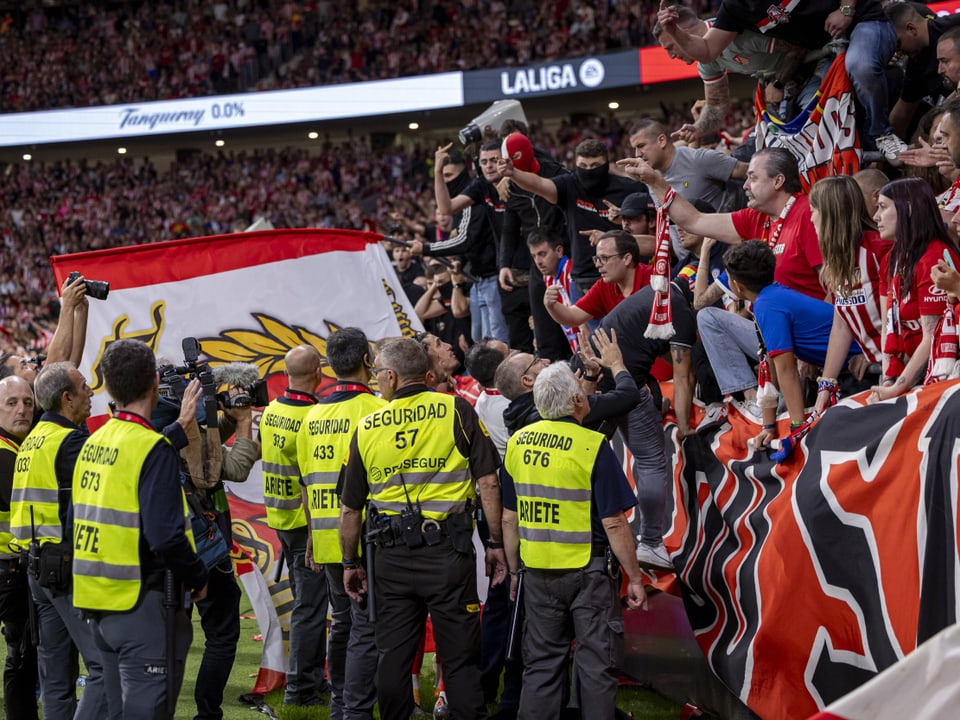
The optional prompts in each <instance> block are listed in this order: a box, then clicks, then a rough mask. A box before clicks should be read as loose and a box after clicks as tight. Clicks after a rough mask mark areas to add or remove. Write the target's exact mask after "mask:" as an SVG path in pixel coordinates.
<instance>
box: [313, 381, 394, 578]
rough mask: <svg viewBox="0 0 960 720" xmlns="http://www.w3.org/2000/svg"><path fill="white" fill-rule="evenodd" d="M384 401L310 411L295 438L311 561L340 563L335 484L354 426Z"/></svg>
mask: <svg viewBox="0 0 960 720" xmlns="http://www.w3.org/2000/svg"><path fill="white" fill-rule="evenodd" d="M386 404H387V401H386V400H384V399H382V398H378V397H377V396H376V395H373V394H371V393H366V392H364V393H358V394H357V395H355V396H353V397H351V398H348V399H347V400H344V401H343V402H335V403H319V404H317V405H314V406H313V407H312V408H310V412H308V413H307V415H306V417H304V419H303V424H302V425H301V426H300V433H299V434H298V435H297V460H298V462H299V465H300V475H301V477H302V478H303V484H304V485H305V486H306V489H307V501H308V509H309V510H310V532H311V534H312V537H313V561H314V562H316V563H339V562H340V561H341V560H343V555H342V554H341V552H340V542H339V539H338V537H337V534H338V531H339V529H340V498H339V497H338V496H337V493H336V490H337V482H338V480H339V479H340V471H341V469H342V468H343V466H344V465H346V463H347V455H348V453H349V450H350V441H351V440H352V439H353V434H354V432H355V431H356V429H357V423H358V422H359V421H360V420H361V419H362V418H363V417H364V416H366V415H369V414H370V413H372V412H374V411H376V410H379V409H380V408H382V407H383V406H384V405H386Z"/></svg>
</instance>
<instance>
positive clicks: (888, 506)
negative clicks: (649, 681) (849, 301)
mask: <svg viewBox="0 0 960 720" xmlns="http://www.w3.org/2000/svg"><path fill="white" fill-rule="evenodd" d="M958 390H960V383H958V382H956V381H953V382H946V383H938V384H935V385H931V386H928V387H925V388H922V389H920V390H917V391H914V392H912V393H910V394H908V395H906V396H904V397H901V398H899V399H896V400H893V401H887V402H884V403H880V404H876V405H866V404H865V395H859V396H855V397H854V398H851V399H848V400H846V401H844V402H842V403H841V404H839V405H837V406H836V407H833V408H831V409H829V410H828V411H827V412H826V413H825V414H824V415H823V417H822V418H821V419H820V420H819V422H818V423H817V424H816V425H815V426H814V427H813V429H812V430H811V432H810V433H809V434H808V435H807V436H806V438H805V439H804V441H803V442H802V444H801V446H800V447H799V448H798V449H797V450H796V451H794V453H793V455H792V457H791V458H790V459H789V460H788V462H786V463H785V464H783V465H776V464H775V463H773V462H772V461H771V460H770V458H769V452H768V451H765V450H762V451H756V450H755V449H754V447H753V446H752V444H751V439H752V437H753V436H755V435H757V434H758V433H759V430H760V428H759V426H758V425H756V424H755V423H754V422H753V421H751V420H748V419H747V418H745V417H743V416H741V415H740V414H738V413H736V412H732V413H731V416H730V418H729V422H728V423H726V424H724V425H723V426H722V427H720V428H719V429H714V430H712V431H706V432H704V433H701V434H698V435H697V436H694V437H691V438H687V439H686V440H685V442H684V443H683V446H682V448H681V449H680V451H679V454H678V456H677V464H676V467H675V499H676V509H675V512H674V518H673V520H674V522H673V527H672V529H671V534H670V535H669V536H668V537H667V538H666V544H667V546H668V547H669V548H670V549H671V550H674V551H675V552H674V559H675V560H676V561H677V565H678V567H680V568H682V571H681V572H680V573H679V576H678V579H679V582H678V583H677V587H678V588H679V590H680V592H681V593H682V596H683V600H684V604H685V607H686V610H687V613H688V615H689V618H690V622H691V625H692V627H693V630H694V633H695V634H696V637H697V641H698V643H699V645H700V647H701V649H702V650H703V652H704V654H705V656H706V657H707V660H708V662H709V663H710V665H711V667H712V668H713V670H714V672H715V673H716V674H717V675H718V676H719V678H720V679H721V680H722V681H723V682H724V683H725V684H726V685H727V686H728V687H729V688H730V689H731V690H732V691H733V693H734V694H735V695H737V696H739V697H740V699H741V700H742V701H743V702H744V703H746V704H747V705H748V706H749V707H750V708H751V709H752V710H753V711H754V712H756V713H757V714H758V715H759V716H761V717H763V718H769V719H775V718H784V719H785V718H798V717H801V718H802V717H808V716H809V715H812V714H814V713H816V712H817V711H818V710H821V709H823V708H824V707H825V706H826V705H828V704H829V703H831V702H832V701H834V700H836V699H837V698H840V697H842V696H843V695H846V694H847V693H849V692H850V691H852V690H854V689H855V688H857V687H859V686H860V685H862V684H863V683H865V682H866V681H868V680H870V679H871V678H872V677H874V676H875V675H877V674H878V673H880V672H881V671H882V670H884V669H885V668H887V667H889V666H891V665H893V664H895V663H897V662H898V661H899V660H901V659H902V658H903V657H904V656H905V655H906V654H908V653H909V652H910V651H912V650H913V649H914V648H916V646H917V645H918V644H919V643H920V642H922V641H924V640H926V639H927V638H929V637H931V636H933V635H934V634H936V633H937V632H938V631H940V630H941V629H943V628H945V627H947V626H949V625H952V624H954V623H955V622H956V614H957V602H958V596H957V577H958V573H960V564H958V552H957V551H958V544H957V521H958V512H957V505H958V497H957V495H958V456H960V396H958ZM781 429H783V428H781Z"/></svg>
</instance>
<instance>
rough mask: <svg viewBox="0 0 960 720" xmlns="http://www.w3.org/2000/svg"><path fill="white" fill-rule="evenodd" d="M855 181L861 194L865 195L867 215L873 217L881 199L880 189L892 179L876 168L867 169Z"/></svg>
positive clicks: (857, 175) (855, 176)
mask: <svg viewBox="0 0 960 720" xmlns="http://www.w3.org/2000/svg"><path fill="white" fill-rule="evenodd" d="M853 179H854V180H855V181H856V183H857V185H859V186H860V192H862V193H863V201H864V202H865V203H866V205H867V213H868V214H869V215H870V217H873V216H874V215H876V214H877V198H879V197H880V188H882V187H883V186H884V185H886V184H887V183H888V182H890V178H888V177H887V176H886V175H885V174H884V173H883V172H882V171H880V170H877V169H876V168H867V169H866V170H861V171H860V172H858V173H857V174H856V175H854V176H853Z"/></svg>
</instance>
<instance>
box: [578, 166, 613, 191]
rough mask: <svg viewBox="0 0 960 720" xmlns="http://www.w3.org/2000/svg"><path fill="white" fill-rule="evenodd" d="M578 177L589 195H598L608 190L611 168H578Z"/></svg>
mask: <svg viewBox="0 0 960 720" xmlns="http://www.w3.org/2000/svg"><path fill="white" fill-rule="evenodd" d="M577 177H578V178H579V179H580V183H581V184H582V185H583V187H584V188H585V189H586V191H587V192H588V193H590V194H592V195H598V194H600V193H602V192H603V191H604V190H606V189H607V183H608V182H609V180H610V166H609V165H601V166H600V167H595V168H590V169H589V170H587V169H585V168H577Z"/></svg>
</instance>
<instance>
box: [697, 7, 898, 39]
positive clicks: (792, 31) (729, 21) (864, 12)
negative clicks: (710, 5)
mask: <svg viewBox="0 0 960 720" xmlns="http://www.w3.org/2000/svg"><path fill="white" fill-rule="evenodd" d="M839 7H840V3H839V2H837V0H781V1H780V2H775V0H723V2H722V3H721V4H720V10H718V11H717V18H716V20H714V23H713V26H714V27H715V28H717V29H718V30H727V31H730V32H736V33H739V32H742V31H744V30H757V31H758V32H761V33H763V34H764V35H768V36H769V37H776V38H783V39H784V40H786V41H788V42H792V43H793V44H794V45H798V46H800V47H804V48H810V49H811V50H817V49H820V48H822V47H823V46H824V45H826V44H827V43H828V42H830V40H831V39H832V38H831V37H830V35H829V34H827V31H826V30H824V29H823V24H824V23H825V22H826V20H827V15H829V14H830V13H832V12H833V11H834V10H837V9H838V8H839ZM872 20H880V21H882V22H886V21H887V20H886V17H885V16H884V14H883V8H882V7H881V5H880V0H859V2H858V3H857V4H856V7H855V8H854V11H853V22H854V24H856V23H859V22H864V21H872Z"/></svg>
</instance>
